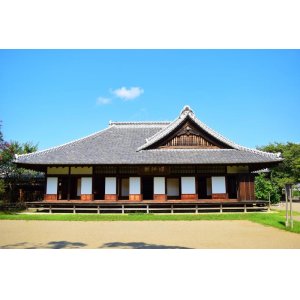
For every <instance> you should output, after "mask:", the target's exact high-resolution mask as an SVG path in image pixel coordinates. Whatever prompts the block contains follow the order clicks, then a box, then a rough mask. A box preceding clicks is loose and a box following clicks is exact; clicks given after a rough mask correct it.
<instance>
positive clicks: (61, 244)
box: [0, 241, 87, 249]
mask: <svg viewBox="0 0 300 300" xmlns="http://www.w3.org/2000/svg"><path fill="white" fill-rule="evenodd" d="M85 246H87V244H84V243H80V242H68V241H51V242H49V243H46V244H42V243H39V244H33V243H28V242H23V243H17V244H11V245H4V246H0V249H80V248H83V247H85Z"/></svg>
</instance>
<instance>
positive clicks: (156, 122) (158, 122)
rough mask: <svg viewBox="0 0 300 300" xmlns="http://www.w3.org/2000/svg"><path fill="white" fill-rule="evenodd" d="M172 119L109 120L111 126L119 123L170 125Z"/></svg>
mask: <svg viewBox="0 0 300 300" xmlns="http://www.w3.org/2000/svg"><path fill="white" fill-rule="evenodd" d="M170 123H171V121H125V122H122V121H121V122H115V121H109V126H113V125H117V126H122V125H168V124H170Z"/></svg>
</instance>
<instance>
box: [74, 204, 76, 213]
mask: <svg viewBox="0 0 300 300" xmlns="http://www.w3.org/2000/svg"><path fill="white" fill-rule="evenodd" d="M73 214H76V205H75V204H74V205H73Z"/></svg>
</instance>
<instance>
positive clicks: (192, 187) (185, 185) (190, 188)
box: [181, 177, 196, 194]
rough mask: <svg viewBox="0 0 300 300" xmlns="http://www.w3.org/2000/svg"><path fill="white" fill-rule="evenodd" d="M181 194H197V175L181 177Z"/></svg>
mask: <svg viewBox="0 0 300 300" xmlns="http://www.w3.org/2000/svg"><path fill="white" fill-rule="evenodd" d="M181 194H196V179H195V177H181Z"/></svg>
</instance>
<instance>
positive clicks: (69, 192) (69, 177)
mask: <svg viewBox="0 0 300 300" xmlns="http://www.w3.org/2000/svg"><path fill="white" fill-rule="evenodd" d="M70 172H71V167H69V174H68V197H67V199H68V200H71V174H70Z"/></svg>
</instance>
